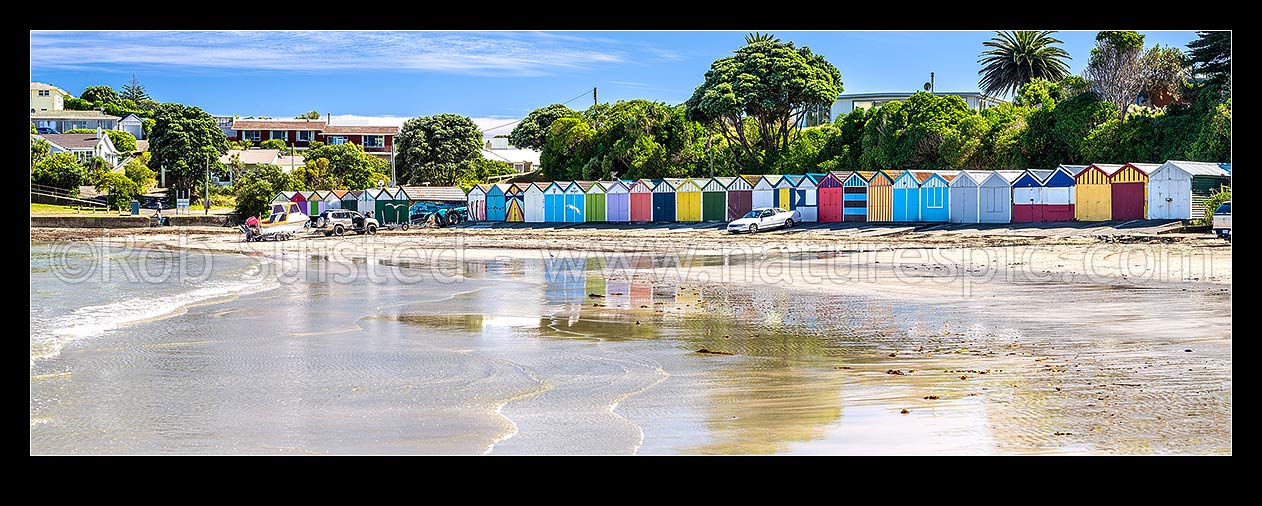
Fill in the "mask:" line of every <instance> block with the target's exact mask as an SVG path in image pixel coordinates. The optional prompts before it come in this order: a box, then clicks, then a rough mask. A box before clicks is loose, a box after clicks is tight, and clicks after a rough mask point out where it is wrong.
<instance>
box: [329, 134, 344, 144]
mask: <svg viewBox="0 0 1262 506" xmlns="http://www.w3.org/2000/svg"><path fill="white" fill-rule="evenodd" d="M329 144H346V136H345V135H330V136H329Z"/></svg>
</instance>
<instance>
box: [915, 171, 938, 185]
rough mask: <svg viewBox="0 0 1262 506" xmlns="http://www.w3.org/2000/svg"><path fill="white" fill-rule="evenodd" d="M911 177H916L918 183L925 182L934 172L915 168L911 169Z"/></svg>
mask: <svg viewBox="0 0 1262 506" xmlns="http://www.w3.org/2000/svg"><path fill="white" fill-rule="evenodd" d="M911 177H914V178H916V182H917V183H921V184H924V182H925V181H928V180H929V178H931V177H933V172H929V171H918V170H913V171H911Z"/></svg>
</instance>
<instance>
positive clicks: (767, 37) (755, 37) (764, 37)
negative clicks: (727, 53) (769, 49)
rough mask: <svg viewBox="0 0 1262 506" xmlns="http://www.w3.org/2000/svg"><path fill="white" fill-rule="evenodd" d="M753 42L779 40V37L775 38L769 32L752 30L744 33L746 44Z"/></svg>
mask: <svg viewBox="0 0 1262 506" xmlns="http://www.w3.org/2000/svg"><path fill="white" fill-rule="evenodd" d="M755 42H780V39H777V38H776V36H775V35H772V34H770V33H759V32H754V33H749V34H746V35H745V43H746V44H753V43H755Z"/></svg>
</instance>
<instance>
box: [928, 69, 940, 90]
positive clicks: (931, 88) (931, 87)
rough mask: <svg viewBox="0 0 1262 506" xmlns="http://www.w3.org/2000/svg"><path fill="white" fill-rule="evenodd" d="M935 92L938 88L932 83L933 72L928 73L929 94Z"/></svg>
mask: <svg viewBox="0 0 1262 506" xmlns="http://www.w3.org/2000/svg"><path fill="white" fill-rule="evenodd" d="M937 91H938V87H937V85H936V84H935V83H934V82H933V72H932V71H930V72H929V93H936V92H937Z"/></svg>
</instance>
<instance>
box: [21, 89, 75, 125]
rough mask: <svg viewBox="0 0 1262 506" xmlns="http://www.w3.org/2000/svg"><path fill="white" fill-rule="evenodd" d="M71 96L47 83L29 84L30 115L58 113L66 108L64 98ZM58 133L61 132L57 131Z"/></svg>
mask: <svg viewBox="0 0 1262 506" xmlns="http://www.w3.org/2000/svg"><path fill="white" fill-rule="evenodd" d="M69 96H71V95H70V94H69V93H67V92H66V90H63V89H61V88H58V87H56V86H53V85H51V84H47V83H37V82H32V83H31V113H32V114H34V113H36V112H40V111H60V110H64V109H65V108H66V106H65V100H66V97H69ZM58 131H59V132H60V131H61V130H58Z"/></svg>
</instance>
